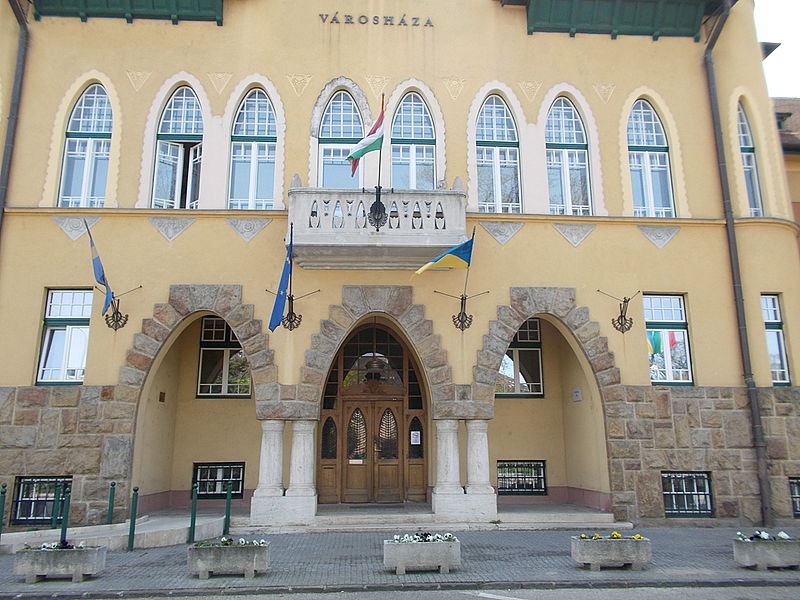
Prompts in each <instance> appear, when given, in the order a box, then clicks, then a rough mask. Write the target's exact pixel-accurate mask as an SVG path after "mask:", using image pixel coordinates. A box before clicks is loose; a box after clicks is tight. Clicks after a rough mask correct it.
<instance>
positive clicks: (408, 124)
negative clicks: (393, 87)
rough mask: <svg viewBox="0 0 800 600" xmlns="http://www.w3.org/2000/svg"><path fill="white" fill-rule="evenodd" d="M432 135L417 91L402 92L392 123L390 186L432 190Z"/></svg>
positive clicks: (434, 147)
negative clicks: (401, 98)
mask: <svg viewBox="0 0 800 600" xmlns="http://www.w3.org/2000/svg"><path fill="white" fill-rule="evenodd" d="M435 153H436V134H435V133H434V131H433V120H432V119H431V114H430V112H429V111H428V107H427V106H426V105H425V102H424V100H423V99H422V98H421V97H420V95H419V94H417V93H415V92H410V93H408V94H406V95H405V97H404V98H403V100H402V102H400V106H399V107H398V108H397V112H396V113H395V115H394V122H393V123H392V187H394V188H396V189H400V190H432V189H434V187H435V181H436V167H435V159H434V155H435Z"/></svg>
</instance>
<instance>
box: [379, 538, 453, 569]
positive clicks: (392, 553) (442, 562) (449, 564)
mask: <svg viewBox="0 0 800 600" xmlns="http://www.w3.org/2000/svg"><path fill="white" fill-rule="evenodd" d="M383 566H384V567H388V568H390V569H394V570H395V572H396V573H397V574H398V575H405V573H406V569H439V572H440V573H449V572H450V569H453V568H457V567H460V566H461V542H459V541H458V538H456V536H454V535H453V534H452V533H429V532H427V531H420V532H419V533H414V534H408V533H406V534H405V535H395V536H394V537H393V538H392V539H391V540H384V541H383Z"/></svg>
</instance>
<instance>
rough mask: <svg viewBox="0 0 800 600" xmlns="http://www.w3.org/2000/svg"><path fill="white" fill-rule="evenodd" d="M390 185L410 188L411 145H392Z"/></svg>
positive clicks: (400, 188)
mask: <svg viewBox="0 0 800 600" xmlns="http://www.w3.org/2000/svg"><path fill="white" fill-rule="evenodd" d="M392 186H393V187H394V188H396V189H399V190H409V189H411V146H400V145H397V144H393V145H392Z"/></svg>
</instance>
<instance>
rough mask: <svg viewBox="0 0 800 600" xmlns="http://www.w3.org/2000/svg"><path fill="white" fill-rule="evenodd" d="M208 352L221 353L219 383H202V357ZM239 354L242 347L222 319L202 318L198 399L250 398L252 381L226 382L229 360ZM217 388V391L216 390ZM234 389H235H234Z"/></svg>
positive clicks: (198, 366) (198, 367) (198, 365)
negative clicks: (220, 380) (244, 382)
mask: <svg viewBox="0 0 800 600" xmlns="http://www.w3.org/2000/svg"><path fill="white" fill-rule="evenodd" d="M220 331H223V332H224V333H223V334H222V339H220ZM209 352H222V369H221V373H222V382H221V383H207V382H203V381H202V375H203V362H204V357H205V356H206V355H207V353H209ZM239 352H244V351H243V350H242V346H241V344H240V343H239V340H238V339H237V338H236V336H235V335H234V333H233V331H232V330H231V328H230V327H229V326H228V324H227V323H226V322H225V320H224V319H222V318H220V317H203V319H202V321H201V324H200V356H199V360H198V363H197V397H198V398H209V397H211V398H219V397H226V398H227V397H236V398H248V397H250V394H251V390H252V387H253V383H252V379H251V380H250V381H248V383H247V384H232V383H230V382H229V381H228V375H229V373H230V362H231V358H232V357H233V356H235V355H236V354H238V353H239ZM245 359H246V356H245ZM248 370H249V364H248ZM217 387H218V388H219V389H216V388H217ZM234 387H235V388H237V389H234Z"/></svg>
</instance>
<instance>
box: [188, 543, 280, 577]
mask: <svg viewBox="0 0 800 600" xmlns="http://www.w3.org/2000/svg"><path fill="white" fill-rule="evenodd" d="M188 566H189V573H191V574H193V575H197V576H198V577H199V578H200V579H208V575H209V573H214V575H218V574H220V573H228V574H231V573H234V574H237V575H238V574H239V573H242V574H243V575H244V576H245V577H246V578H247V579H252V578H253V577H255V574H256V572H257V571H261V572H263V571H266V570H267V567H269V543H267V544H266V545H265V546H256V545H253V544H251V545H241V546H240V545H238V544H235V545H233V546H189V554H188Z"/></svg>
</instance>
